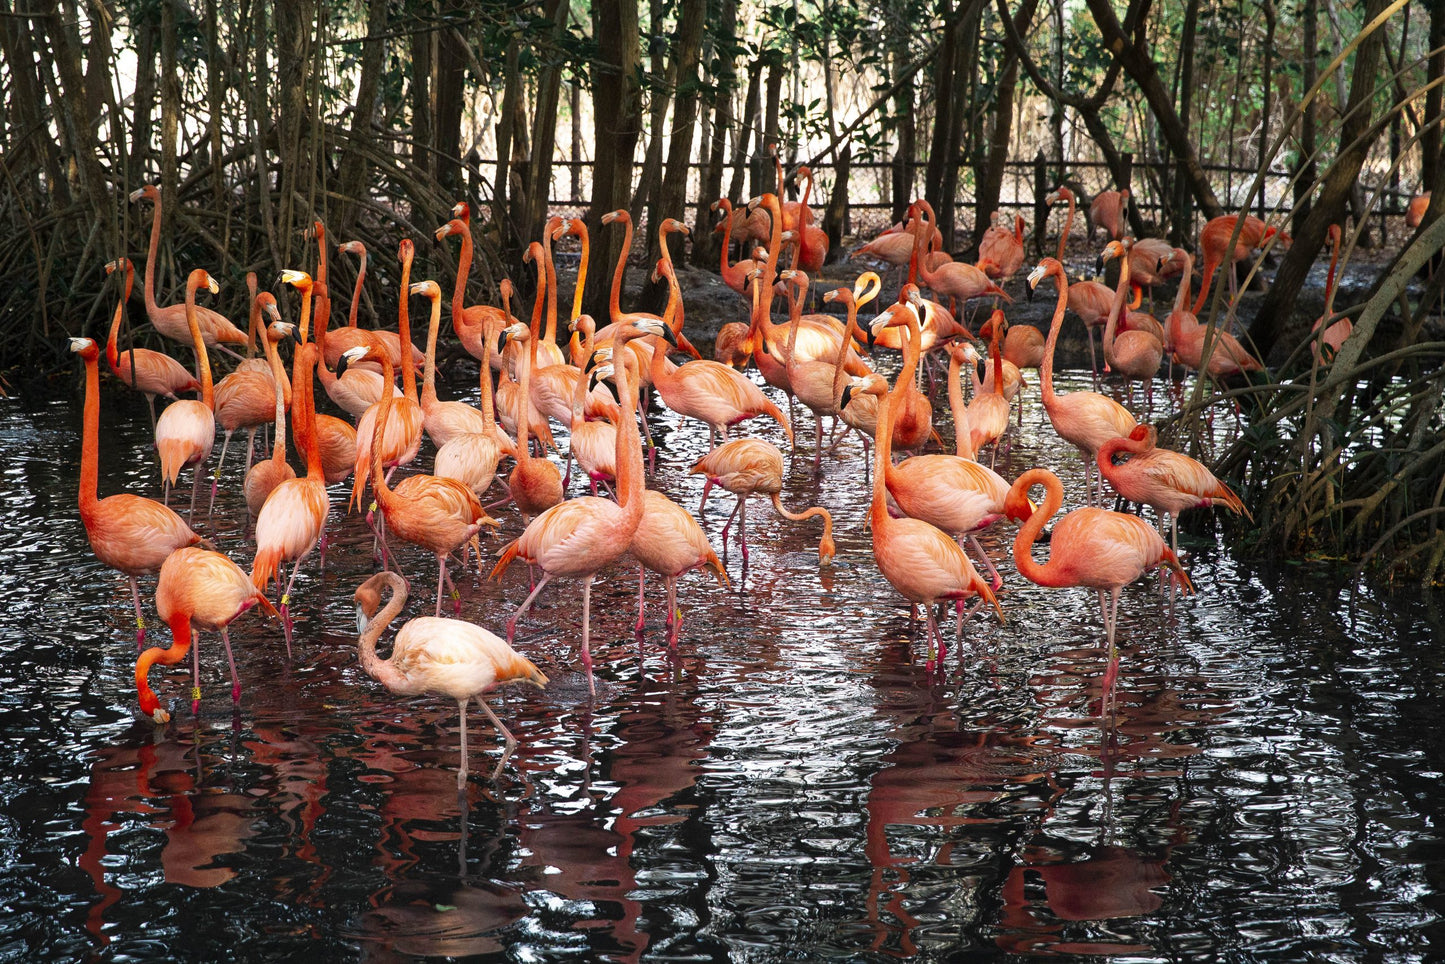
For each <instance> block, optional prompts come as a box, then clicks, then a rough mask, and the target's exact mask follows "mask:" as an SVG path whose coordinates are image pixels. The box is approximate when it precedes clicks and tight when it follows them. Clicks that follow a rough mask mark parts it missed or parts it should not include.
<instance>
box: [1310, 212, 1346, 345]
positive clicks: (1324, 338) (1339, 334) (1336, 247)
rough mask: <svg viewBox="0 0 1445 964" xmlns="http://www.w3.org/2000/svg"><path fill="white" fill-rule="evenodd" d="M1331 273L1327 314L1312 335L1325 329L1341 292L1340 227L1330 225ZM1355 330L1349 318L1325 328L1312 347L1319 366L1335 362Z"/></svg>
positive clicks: (1328, 280) (1327, 286) (1317, 321)
mask: <svg viewBox="0 0 1445 964" xmlns="http://www.w3.org/2000/svg"><path fill="white" fill-rule="evenodd" d="M1330 245H1331V248H1330V273H1329V276H1328V277H1327V278H1326V279H1325V312H1324V314H1322V315H1320V316H1319V318H1318V319H1317V320H1316V321H1315V323H1314V327H1312V328H1311V329H1310V333H1311V334H1315V333H1317V332H1318V331H1319V330H1320V328H1322V327H1324V324H1325V322H1326V321H1328V320H1329V319H1330V318H1331V317H1333V316H1334V313H1335V293H1336V292H1337V291H1338V290H1339V286H1340V278H1339V275H1337V274H1335V267H1336V266H1337V265H1338V264H1339V261H1340V226H1339V225H1338V224H1331V225H1330ZM1354 330H1355V323H1354V322H1352V321H1350V319H1348V318H1341V319H1340V320H1339V321H1336V322H1334V323H1332V324H1331V325H1330V326H1329V327H1328V328H1325V331H1324V334H1323V335H1320V336H1319V338H1318V340H1316V341H1314V343H1313V344H1312V345H1311V346H1310V347H1311V348H1312V349H1313V350H1314V356H1315V361H1316V363H1318V364H1322V365H1327V364H1329V363H1330V362H1332V361H1334V359H1335V355H1336V354H1338V353H1339V350H1340V346H1341V345H1343V344H1344V343H1345V339H1346V338H1348V337H1350V332H1352V331H1354Z"/></svg>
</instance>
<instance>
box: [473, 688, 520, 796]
mask: <svg viewBox="0 0 1445 964" xmlns="http://www.w3.org/2000/svg"><path fill="white" fill-rule="evenodd" d="M477 705H478V706H480V707H481V708H482V712H483V713H485V714H487V719H489V720H491V721H492V725H493V726H495V727H496V728H497V734H498V735H499V736H500V737H501V738H502V740H503V741H504V742H505V743H506V745H507V748H506V749H505V750H503V751H502V758H501V759H500V760H498V761H497V766H496V768H495V769H494V770H492V776H491V779H493V780H495V779H497V774H499V773H501V772H502V766H503V764H505V763H506V762H507V760H508V758H510V757H511V755H512V753H513V751H515V750H516V749H517V738H516V737H515V736H513V735H512V731H511V730H509V729H507V728H506V726H504V725H503V724H502V721H501V720H499V719H497V714H495V713H493V712H492V708H491V707H490V706H488V705H487V704H486V701H485V700H483V699H482V698H481V696H480V695H479V696H477Z"/></svg>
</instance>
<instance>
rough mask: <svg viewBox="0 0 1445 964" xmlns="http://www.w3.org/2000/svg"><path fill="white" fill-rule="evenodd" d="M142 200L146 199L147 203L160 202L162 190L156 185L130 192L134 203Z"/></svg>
mask: <svg viewBox="0 0 1445 964" xmlns="http://www.w3.org/2000/svg"><path fill="white" fill-rule="evenodd" d="M141 198H145V199H146V200H147V201H159V200H160V199H161V189H160V188H158V187H156V186H155V185H154V184H146V185H143V186H141V187H140V188H139V189H137V190H134V191H131V192H130V199H131V200H132V201H139V200H140V199H141Z"/></svg>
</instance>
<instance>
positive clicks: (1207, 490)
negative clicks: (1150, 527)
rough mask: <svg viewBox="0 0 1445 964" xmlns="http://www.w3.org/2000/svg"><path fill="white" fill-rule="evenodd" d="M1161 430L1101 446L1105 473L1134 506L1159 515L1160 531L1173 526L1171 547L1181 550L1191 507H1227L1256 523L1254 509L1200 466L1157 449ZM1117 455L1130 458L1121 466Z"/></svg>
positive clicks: (1139, 430) (1147, 429) (1143, 430)
mask: <svg viewBox="0 0 1445 964" xmlns="http://www.w3.org/2000/svg"><path fill="white" fill-rule="evenodd" d="M1158 441H1159V432H1158V430H1157V429H1156V428H1154V426H1152V425H1138V426H1135V428H1134V431H1132V432H1130V433H1129V437H1128V438H1116V439H1110V440H1109V441H1107V442H1105V443H1104V444H1103V445H1102V446H1101V447H1100V448H1099V454H1098V457H1097V461H1098V463H1099V472H1100V473H1102V475H1103V476H1104V478H1106V479H1108V480H1109V484H1110V485H1111V486H1113V487H1114V491H1115V492H1118V493H1119V494H1120V495H1122V496H1123V497H1124V498H1126V499H1128V500H1129V501H1130V502H1137V503H1138V504H1140V505H1147V506H1149V507H1150V508H1152V509H1153V510H1154V511H1155V512H1156V513H1158V515H1159V532H1160V534H1161V535H1162V534H1163V532H1164V523H1165V521H1166V520H1167V521H1168V522H1169V544H1170V548H1172V549H1173V551H1174V552H1175V554H1176V555H1177V554H1178V552H1179V513H1181V512H1183V511H1184V510H1185V509H1194V508H1206V507H1208V506H1212V505H1222V506H1224V507H1225V508H1226V509H1228V510H1229V511H1230V512H1233V513H1234V514H1235V515H1239V514H1241V513H1243V514H1244V516H1245V517H1246V518H1248V519H1250V520H1251V521H1253V519H1254V516H1252V515H1250V512H1249V509H1248V508H1246V507H1245V505H1244V502H1243V501H1242V500H1241V499H1240V498H1239V496H1237V495H1235V494H1234V490H1232V489H1231V488H1230V487H1229V486H1227V485H1225V484H1224V483H1223V482H1221V481H1219V480H1218V479H1216V478H1215V477H1214V474H1213V473H1212V472H1210V471H1209V470H1208V469H1207V468H1205V467H1204V466H1203V464H1201V463H1200V462H1197V461H1195V460H1194V459H1191V458H1190V457H1189V456H1187V455H1183V454H1181V453H1179V452H1171V451H1170V450H1169V449H1161V448H1158V447H1157V443H1158ZM1116 455H1128V456H1129V458H1128V459H1127V460H1125V461H1124V462H1122V463H1115V462H1114V457H1115V456H1116Z"/></svg>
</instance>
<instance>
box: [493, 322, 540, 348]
mask: <svg viewBox="0 0 1445 964" xmlns="http://www.w3.org/2000/svg"><path fill="white" fill-rule="evenodd" d="M531 337H532V331H531V329H530V328H528V327H527V326H526V325H524V324H522V323H521V322H520V321H519V322H517V323H516V324H515V325H508V326H507V327H505V328H503V329H502V333H501V334H500V335H498V336H497V351H501V350H502V349H503V348H504V347H505V346H506V344H507V339H508V338H510V339H512V340H513V341H515V342H516V343H517V344H519V345H523V344H526V343H527V341H528V339H530V338H531Z"/></svg>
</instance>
